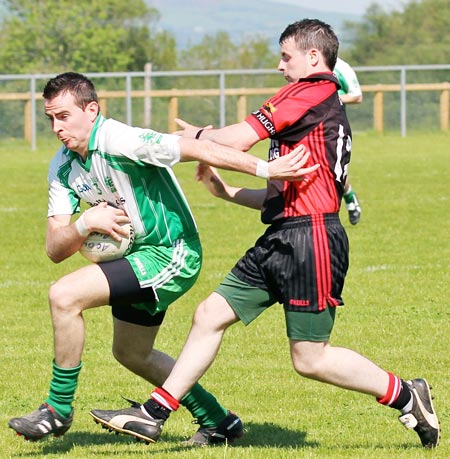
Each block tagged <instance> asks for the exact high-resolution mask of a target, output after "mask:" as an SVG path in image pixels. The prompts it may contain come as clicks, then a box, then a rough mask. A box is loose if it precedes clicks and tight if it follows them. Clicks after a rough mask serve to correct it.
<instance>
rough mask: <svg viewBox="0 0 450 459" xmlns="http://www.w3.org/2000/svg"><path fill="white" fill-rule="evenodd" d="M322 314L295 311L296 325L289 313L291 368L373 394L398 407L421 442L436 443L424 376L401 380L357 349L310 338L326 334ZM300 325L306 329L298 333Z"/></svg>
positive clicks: (436, 430) (434, 420) (435, 424)
mask: <svg viewBox="0 0 450 459" xmlns="http://www.w3.org/2000/svg"><path fill="white" fill-rule="evenodd" d="M329 309H330V308H329ZM326 315H329V314H327V312H326V311H324V312H322V313H319V314H313V313H303V314H302V313H299V314H297V325H295V324H293V321H292V317H293V316H291V322H290V325H289V327H288V330H289V335H290V337H291V339H290V349H291V357H292V362H293V364H294V368H295V370H296V371H297V372H298V373H299V374H300V375H302V376H305V377H308V378H311V379H315V380H318V381H322V382H325V383H328V384H332V385H335V386H338V387H341V388H344V389H348V390H353V391H357V392H361V393H364V394H369V395H373V396H374V397H376V399H377V400H378V401H379V402H380V403H382V404H384V405H389V406H391V407H392V408H396V409H398V410H400V411H401V413H402V416H400V421H401V422H402V423H403V424H404V425H405V426H406V427H408V428H414V429H415V430H416V432H417V433H418V435H419V437H420V440H421V442H422V444H423V446H425V447H427V448H432V447H435V446H437V444H438V442H439V430H440V429H439V422H438V419H437V416H436V413H435V411H434V408H433V404H432V401H431V399H432V397H431V393H430V389H429V386H428V383H427V382H426V381H425V380H424V379H414V380H412V381H404V380H401V379H400V378H399V377H397V376H395V375H393V374H392V373H389V372H387V371H385V370H383V369H381V368H380V367H378V366H377V365H376V364H375V363H373V362H372V361H370V360H369V359H367V358H365V357H363V356H362V355H360V354H358V353H357V352H354V351H352V350H350V349H346V348H342V347H334V346H331V345H330V344H329V343H328V341H311V339H317V337H319V336H323V335H326V333H327V328H326V327H327V325H326V323H327V320H325V318H326ZM320 316H322V318H321V317H320ZM288 320H289V319H288ZM300 322H302V325H299V323H300ZM328 322H329V319H328ZM302 328H303V330H307V329H308V332H305V333H301V332H300V330H301V329H302ZM293 330H296V331H295V332H294V331H293ZM329 330H330V331H331V329H329ZM293 336H295V338H296V339H292V337H293Z"/></svg>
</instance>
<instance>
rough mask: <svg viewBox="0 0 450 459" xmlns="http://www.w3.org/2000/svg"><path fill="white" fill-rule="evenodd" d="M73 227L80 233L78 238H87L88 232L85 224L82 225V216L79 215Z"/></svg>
mask: <svg viewBox="0 0 450 459" xmlns="http://www.w3.org/2000/svg"><path fill="white" fill-rule="evenodd" d="M75 227H76V229H77V231H78V232H79V233H80V236H83V237H88V236H89V233H90V231H89V230H88V227H87V226H86V223H84V214H81V216H80V218H79V219H78V220H77V221H76V222H75Z"/></svg>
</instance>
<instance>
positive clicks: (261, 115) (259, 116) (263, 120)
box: [252, 110, 276, 135]
mask: <svg viewBox="0 0 450 459" xmlns="http://www.w3.org/2000/svg"><path fill="white" fill-rule="evenodd" d="M252 115H254V116H255V117H256V119H257V120H258V121H259V122H260V123H261V124H262V125H263V126H264V127H265V129H266V130H267V132H268V133H269V134H270V135H274V134H275V133H276V131H275V127H274V125H273V123H272V121H271V120H270V119H269V118H268V117H267V116H266V115H265V114H264V113H262V112H261V110H256V111H255V112H253V113H252Z"/></svg>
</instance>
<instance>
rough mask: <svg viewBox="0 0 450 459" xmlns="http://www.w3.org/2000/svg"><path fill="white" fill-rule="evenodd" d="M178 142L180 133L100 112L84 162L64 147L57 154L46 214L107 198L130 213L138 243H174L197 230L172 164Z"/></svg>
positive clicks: (72, 210)
mask: <svg viewBox="0 0 450 459" xmlns="http://www.w3.org/2000/svg"><path fill="white" fill-rule="evenodd" d="M178 142H179V137H178V136H175V135H171V134H161V133H158V132H155V131H153V130H151V129H142V128H138V127H131V126H128V125H126V124H123V123H120V122H119V121H116V120H113V119H106V118H105V117H103V116H102V115H101V114H99V116H98V118H97V120H96V122H95V125H94V128H93V131H92V133H91V137H90V139H89V153H88V157H87V159H86V162H83V161H82V159H81V157H80V156H79V155H78V154H77V153H75V152H73V151H71V150H69V149H67V148H66V147H62V148H61V149H60V150H59V151H58V152H57V153H56V155H55V157H54V158H53V160H52V162H51V164H50V168H49V175H48V181H49V201H48V216H54V215H72V214H74V213H75V212H79V210H80V201H81V200H82V201H85V202H87V203H88V204H89V205H90V206H95V205H97V204H99V203H100V202H108V203H110V204H111V205H114V206H116V207H119V208H121V209H123V210H124V211H125V212H126V214H127V215H128V217H129V218H130V220H131V223H132V225H133V227H134V230H135V246H137V247H138V246H142V245H151V246H166V247H170V246H171V245H172V244H173V243H174V242H175V241H176V240H178V239H180V238H183V239H185V238H189V237H191V236H194V235H196V234H197V226H196V223H195V220H194V217H193V215H192V212H191V210H190V208H189V205H188V203H187V201H186V198H185V197H184V194H183V192H182V190H181V188H180V186H179V184H178V181H177V179H176V178H175V175H174V174H173V171H172V169H171V167H172V166H173V165H174V164H176V163H177V162H179V159H180V149H179V143H178ZM137 247H136V248H137Z"/></svg>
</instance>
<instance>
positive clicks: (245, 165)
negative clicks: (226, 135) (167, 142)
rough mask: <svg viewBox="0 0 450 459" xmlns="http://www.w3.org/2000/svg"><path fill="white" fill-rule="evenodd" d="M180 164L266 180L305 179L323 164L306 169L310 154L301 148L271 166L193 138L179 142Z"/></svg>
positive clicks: (251, 156)
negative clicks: (201, 165)
mask: <svg viewBox="0 0 450 459" xmlns="http://www.w3.org/2000/svg"><path fill="white" fill-rule="evenodd" d="M179 146H180V161H182V162H184V161H198V162H200V163H204V164H208V165H210V166H213V167H217V168H219V169H226V170H232V171H238V172H244V173H246V174H249V175H254V176H257V177H262V178H266V179H277V180H288V181H295V180H302V179H303V178H304V176H305V175H307V174H310V173H311V172H314V171H315V170H316V169H318V167H319V164H315V165H312V166H311V165H310V166H309V167H305V165H306V164H307V163H308V160H309V158H310V153H309V152H307V151H306V149H305V147H304V146H303V145H299V146H298V147H297V148H295V149H294V150H293V151H292V152H291V153H289V154H287V155H284V156H281V157H279V158H277V159H275V160H274V161H271V162H270V163H268V162H266V161H263V160H261V159H259V158H257V157H256V156H253V155H250V154H248V153H244V152H242V151H239V150H235V149H233V148H230V147H226V146H224V145H220V144H218V143H215V142H211V141H209V140H204V141H198V140H195V139H191V138H185V137H181V138H180V139H179Z"/></svg>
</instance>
